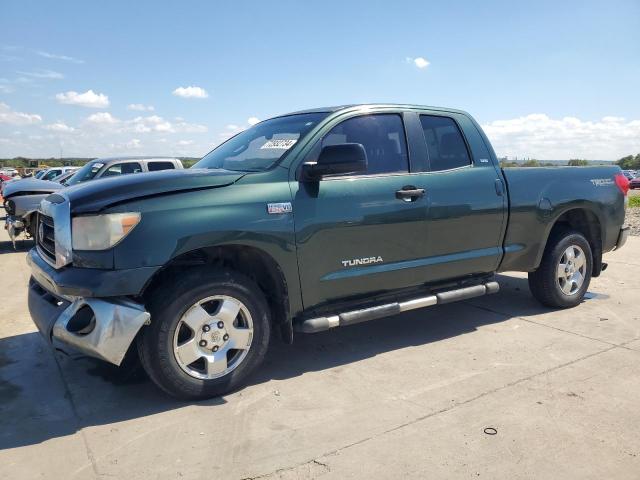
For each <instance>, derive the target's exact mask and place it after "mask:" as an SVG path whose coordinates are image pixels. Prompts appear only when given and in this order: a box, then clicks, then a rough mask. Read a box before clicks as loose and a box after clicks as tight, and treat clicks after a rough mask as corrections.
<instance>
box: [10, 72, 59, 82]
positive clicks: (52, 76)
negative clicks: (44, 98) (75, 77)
mask: <svg viewBox="0 0 640 480" xmlns="http://www.w3.org/2000/svg"><path fill="white" fill-rule="evenodd" d="M16 73H18V74H20V75H25V76H27V77H31V78H42V79H46V80H60V79H62V78H64V75H63V74H61V73H60V72H54V71H53V70H35V71H33V72H20V71H18V72H16Z"/></svg>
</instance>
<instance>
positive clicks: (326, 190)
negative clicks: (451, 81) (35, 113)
mask: <svg viewBox="0 0 640 480" xmlns="http://www.w3.org/2000/svg"><path fill="white" fill-rule="evenodd" d="M627 190H628V181H627V179H626V178H625V177H624V175H623V174H622V172H621V171H620V169H619V168H618V167H613V166H612V167H608V166H605V167H567V168H526V169H518V168H515V169H504V170H503V169H501V168H500V165H499V163H498V160H497V159H496V155H495V153H494V151H493V149H492V147H491V144H490V143H489V141H488V140H487V137H486V136H485V134H484V133H483V131H482V129H481V128H480V126H479V125H478V124H477V123H476V122H475V121H474V120H473V118H472V117H471V116H470V115H468V114H467V113H465V112H462V111H458V110H452V109H446V108H433V107H421V106H413V105H411V106H408V105H350V106H342V107H332V108H319V109H315V110H307V111H302V112H296V113H292V114H288V115H282V116H279V117H275V118H272V119H270V120H266V121H263V122H261V123H258V124H257V125H255V126H253V127H251V128H249V129H248V130H245V131H243V132H242V133H239V134H238V135H236V136H234V137H232V138H231V139H229V140H227V141H226V142H224V143H223V144H221V145H220V146H218V147H217V148H216V149H214V150H213V151H212V152H210V153H209V154H208V155H206V156H205V157H204V158H202V160H200V161H199V162H198V163H197V164H196V165H195V166H194V167H193V168H191V169H187V170H170V171H162V172H154V173H149V174H145V175H127V176H122V177H118V178H109V179H105V180H98V181H95V182H88V183H86V184H81V185H78V186H74V187H71V188H68V189H65V190H63V191H60V192H58V193H54V194H52V195H50V196H48V197H47V198H46V199H44V200H43V201H42V203H41V206H40V210H39V213H38V228H37V236H36V247H35V248H33V249H32V250H31V251H30V252H29V254H28V257H27V261H28V263H29V265H30V268H31V274H32V277H31V280H30V285H29V309H30V312H31V316H32V318H33V320H34V321H35V323H36V325H37V326H38V328H39V330H40V332H41V333H42V334H43V335H44V336H45V338H46V339H47V340H48V341H49V342H51V343H52V344H53V345H54V346H55V347H56V348H59V349H61V350H64V351H67V352H69V353H75V354H82V355H89V356H92V357H96V358H99V359H102V360H105V361H107V362H111V363H113V364H116V365H120V364H121V363H122V361H123V359H124V358H125V355H126V354H128V356H127V358H131V357H130V355H132V354H133V355H135V354H136V353H137V355H138V356H139V358H140V361H141V363H142V366H143V367H144V369H145V370H146V372H147V373H148V374H149V376H150V377H151V379H152V380H153V381H154V382H155V383H156V384H157V385H158V386H159V387H160V388H162V389H163V390H165V391H166V392H168V393H170V394H171V395H174V396H176V397H180V398H189V399H199V398H207V397H212V396H216V395H221V394H224V393H226V392H229V391H231V390H233V389H236V388H238V387H239V386H241V385H242V384H243V382H244V381H245V379H246V378H247V376H248V375H249V374H250V372H251V371H253V370H254V369H255V368H256V367H258V365H259V364H260V363H261V362H262V360H263V358H264V357H265V354H266V352H267V348H268V346H269V342H270V341H271V340H272V338H274V337H277V336H280V337H281V338H282V339H283V340H284V341H285V342H292V341H293V336H294V332H296V333H298V332H302V333H313V332H318V331H322V330H327V329H330V328H336V327H342V326H346V325H351V324H354V323H358V322H364V321H368V320H374V319H376V318H381V317H387V316H390V315H394V314H397V313H399V312H404V311H408V310H413V309H417V308H425V307H430V306H435V305H438V304H444V303H449V302H454V301H459V300H465V299H468V298H472V297H476V296H480V295H486V294H490V293H494V292H496V291H497V290H498V288H499V286H498V283H497V282H496V280H495V273H496V272H504V271H522V272H529V285H530V287H531V292H532V294H533V295H534V296H535V297H536V298H537V299H538V300H539V301H540V302H542V303H543V304H545V305H548V306H551V307H556V308H566V307H573V306H575V305H577V304H578V303H580V302H581V300H582V298H583V297H584V294H585V292H586V290H587V288H588V286H589V282H590V280H591V277H597V276H598V275H600V273H601V272H602V271H603V270H604V269H605V268H606V263H603V261H602V254H603V253H605V252H608V251H611V250H613V249H616V248H620V247H621V246H622V245H623V244H624V242H625V240H626V238H627V235H628V232H629V230H628V227H625V226H624V216H625V206H626V201H627V199H626V194H627ZM275 333H277V334H278V335H277V336H276V335H274V334H275ZM136 350H137V352H136Z"/></svg>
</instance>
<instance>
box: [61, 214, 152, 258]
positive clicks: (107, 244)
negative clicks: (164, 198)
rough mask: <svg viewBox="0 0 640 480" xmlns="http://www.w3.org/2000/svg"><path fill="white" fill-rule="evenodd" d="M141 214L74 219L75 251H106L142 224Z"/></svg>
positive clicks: (73, 238)
mask: <svg viewBox="0 0 640 480" xmlns="http://www.w3.org/2000/svg"><path fill="white" fill-rule="evenodd" d="M140 218H141V217H140V214H139V213H137V212H130V213H109V214H106V215H90V216H86V217H74V218H73V219H72V223H71V224H72V227H71V235H72V245H73V249H74V250H106V249H108V248H111V247H113V246H114V245H115V244H116V243H118V242H119V241H120V240H122V239H123V238H124V237H126V236H127V235H128V234H129V232H130V231H131V230H133V229H134V227H135V226H136V225H137V224H138V222H140Z"/></svg>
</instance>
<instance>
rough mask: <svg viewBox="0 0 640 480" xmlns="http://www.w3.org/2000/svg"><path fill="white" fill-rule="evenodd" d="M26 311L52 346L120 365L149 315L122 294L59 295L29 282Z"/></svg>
mask: <svg viewBox="0 0 640 480" xmlns="http://www.w3.org/2000/svg"><path fill="white" fill-rule="evenodd" d="M29 312H30V313H31V318H32V319H33V321H34V322H35V324H36V326H37V327H38V330H39V331H40V333H41V334H42V335H43V336H44V337H45V339H46V340H47V341H48V342H50V343H51V344H52V345H53V346H54V348H56V349H59V350H62V351H64V352H66V353H69V354H74V353H81V354H84V355H88V356H90V357H94V358H99V359H101V360H105V361H107V362H110V363H113V364H115V365H120V364H121V363H122V360H123V359H124V356H125V354H126V353H127V350H128V349H129V346H130V345H131V342H133V340H134V338H135V336H136V334H137V333H138V331H139V330H140V328H142V326H143V325H145V324H148V323H149V320H150V315H149V313H148V312H147V311H145V309H144V306H143V305H141V304H139V303H135V302H133V301H131V300H130V299H129V298H126V297H109V298H83V297H60V296H57V295H55V294H53V293H52V292H50V291H49V290H47V289H46V288H45V287H44V286H43V285H41V284H40V283H38V282H37V281H36V280H35V279H33V278H32V279H31V280H30V281H29Z"/></svg>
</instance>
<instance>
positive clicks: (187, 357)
mask: <svg viewBox="0 0 640 480" xmlns="http://www.w3.org/2000/svg"><path fill="white" fill-rule="evenodd" d="M176 283H178V284H179V286H178V287H176V288H172V287H173V285H175V284H173V283H172V284H165V285H163V286H161V287H160V288H159V289H158V290H157V291H156V292H155V293H154V294H153V295H152V297H151V299H150V301H149V302H148V308H149V313H150V314H151V324H150V325H149V326H148V327H146V328H145V329H144V330H143V331H142V333H141V335H140V336H139V338H138V351H139V353H140V359H141V361H142V365H143V366H144V369H145V370H146V371H147V373H148V374H149V376H150V377H151V379H152V380H153V381H154V382H155V383H156V384H157V385H158V386H159V387H160V388H162V389H163V390H164V391H166V392H167V393H169V394H170V395H173V396H174V397H178V398H183V399H192V400H193V399H204V398H210V397H214V396H218V395H223V394H225V393H228V392H230V391H232V390H234V389H236V388H238V387H239V386H241V385H242V384H243V381H244V380H245V379H246V378H247V376H248V375H249V374H250V373H251V372H252V371H253V370H254V369H255V368H256V367H257V366H258V365H259V364H260V363H261V362H262V360H263V358H264V356H265V354H266V351H267V348H268V345H269V337H270V318H269V309H268V306H267V302H266V300H265V298H264V294H263V293H262V291H261V290H260V288H259V287H258V286H257V285H256V284H255V283H254V282H253V281H251V280H250V279H249V278H247V277H245V276H244V275H241V274H238V273H235V272H222V273H216V274H213V275H212V274H211V272H209V271H205V270H199V269H198V270H196V271H192V272H187V273H185V275H184V276H183V277H182V278H180V279H179V280H178V282H176Z"/></svg>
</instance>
